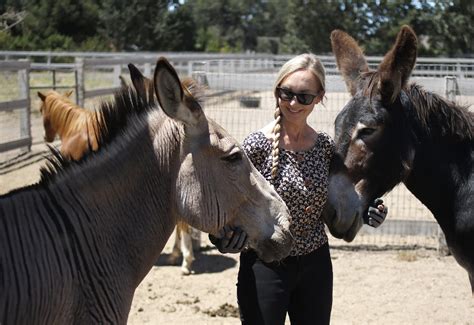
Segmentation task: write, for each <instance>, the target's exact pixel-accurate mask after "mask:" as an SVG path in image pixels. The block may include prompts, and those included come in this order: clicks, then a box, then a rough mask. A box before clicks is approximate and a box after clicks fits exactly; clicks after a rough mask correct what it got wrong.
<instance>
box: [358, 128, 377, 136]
mask: <svg viewBox="0 0 474 325" xmlns="http://www.w3.org/2000/svg"><path fill="white" fill-rule="evenodd" d="M374 132H375V129H374V128H363V129H360V130H359V137H360V138H364V137H368V136H369V135H371V134H373V133H374Z"/></svg>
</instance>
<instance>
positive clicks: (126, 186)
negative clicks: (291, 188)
mask: <svg viewBox="0 0 474 325" xmlns="http://www.w3.org/2000/svg"><path fill="white" fill-rule="evenodd" d="M154 85H155V86H154V92H155V94H156V96H157V98H158V101H159V104H160V107H158V106H157V105H153V104H151V103H150V102H147V101H146V100H142V99H140V96H139V95H138V94H137V93H136V92H135V91H134V90H133V89H131V88H128V87H126V88H123V89H121V90H120V91H119V92H118V93H117V94H116V95H115V101H114V102H110V103H104V104H103V105H102V106H101V108H100V111H101V118H102V119H103V121H105V123H103V125H102V127H101V129H100V130H99V133H100V134H98V138H99V139H100V146H101V149H100V150H99V151H97V152H90V153H88V154H87V155H86V156H84V157H83V158H82V159H81V160H80V161H77V162H76V161H66V160H64V159H62V157H61V156H60V154H58V153H55V154H56V158H55V159H52V160H51V161H50V163H49V165H48V167H47V169H43V170H42V179H41V181H40V182H39V183H38V184H35V185H32V186H29V187H25V188H21V189H18V190H14V191H12V192H10V193H8V194H6V195H3V196H0V324H2V325H6V324H104V323H108V324H125V323H126V322H127V317H128V313H129V311H130V306H131V303H132V298H133V295H134V292H135V289H136V288H137V286H138V285H139V283H140V282H141V281H142V279H143V278H144V277H145V275H146V274H147V273H148V272H149V270H150V269H151V268H152V266H153V264H154V263H155V262H156V260H157V258H158V256H159V255H160V253H161V251H162V249H163V247H164V245H165V244H166V241H167V239H168V237H169V236H170V235H171V233H172V231H173V228H174V226H175V225H176V222H177V221H184V222H186V223H188V224H190V225H191V226H193V227H195V228H197V229H200V230H202V231H205V232H209V233H214V234H217V233H218V231H219V229H221V228H222V227H223V226H224V225H229V226H238V227H241V228H243V229H244V230H245V231H246V232H247V233H248V235H249V238H250V241H249V243H250V246H251V247H252V248H253V249H254V250H255V251H256V252H257V253H258V254H259V255H260V257H261V258H262V259H263V260H265V261H277V260H280V259H282V258H284V257H285V256H286V255H287V254H288V253H289V250H290V247H291V245H292V237H291V234H290V232H289V230H288V218H289V215H288V210H287V208H286V206H285V204H284V203H283V201H282V200H281V199H280V198H279V197H278V195H277V194H276V192H275V191H274V190H273V189H272V188H271V187H270V185H269V184H268V183H267V182H266V181H265V180H264V178H263V177H262V176H261V175H260V174H259V173H258V172H257V171H256V170H255V168H254V167H253V166H252V164H251V163H250V162H249V160H248V159H247V157H246V155H245V154H244V153H243V151H242V149H241V147H240V146H239V144H238V143H237V141H236V140H235V139H233V138H232V137H231V136H230V135H229V134H228V133H227V132H226V131H225V130H224V129H222V128H221V127H220V126H218V125H217V124H216V123H215V122H213V121H211V120H209V119H207V118H206V116H205V114H204V112H203V110H202V108H201V104H200V102H199V101H198V100H197V98H196V97H195V96H193V94H191V92H190V91H189V89H188V88H186V87H184V86H183V85H182V84H181V82H180V80H179V78H178V76H177V74H176V72H175V70H174V69H173V68H172V66H171V65H170V64H169V63H168V62H167V60H166V59H164V58H160V59H159V60H158V62H157V65H156V70H155V74H154Z"/></svg>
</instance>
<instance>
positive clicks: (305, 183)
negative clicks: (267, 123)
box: [243, 131, 334, 256]
mask: <svg viewBox="0 0 474 325" xmlns="http://www.w3.org/2000/svg"><path fill="white" fill-rule="evenodd" d="M243 148H244V151H245V153H246V154H247V156H248V157H249V158H250V160H251V161H252V163H253V165H254V166H255V167H256V168H257V170H258V171H259V172H260V173H261V174H262V175H263V177H264V178H265V179H266V180H267V181H269V182H270V183H271V184H272V185H273V186H274V188H275V190H276V191H277V193H278V194H279V195H280V196H281V198H282V199H283V201H285V203H286V205H287V206H288V209H289V210H290V215H291V220H290V231H291V233H292V234H293V236H294V237H295V242H294V244H293V247H292V249H291V251H290V255H291V256H297V255H306V254H309V253H311V252H312V251H314V250H315V249H317V248H319V247H321V246H322V245H324V244H325V243H327V241H328V238H327V235H326V232H325V228H324V222H323V221H322V219H321V213H322V210H323V207H324V205H325V203H326V200H327V196H328V180H329V179H328V177H329V166H330V162H331V159H332V156H333V152H334V141H333V140H332V139H331V137H330V136H329V135H328V134H326V133H318V137H317V140H316V143H315V145H314V146H313V147H312V148H311V149H309V150H305V151H291V150H286V149H283V148H280V153H279V165H278V175H277V177H276V178H275V179H272V177H271V167H272V157H271V152H272V141H271V140H270V139H268V138H267V137H266V136H265V135H264V134H263V132H261V131H256V132H253V133H251V134H250V135H249V136H247V138H246V139H245V140H244V143H243Z"/></svg>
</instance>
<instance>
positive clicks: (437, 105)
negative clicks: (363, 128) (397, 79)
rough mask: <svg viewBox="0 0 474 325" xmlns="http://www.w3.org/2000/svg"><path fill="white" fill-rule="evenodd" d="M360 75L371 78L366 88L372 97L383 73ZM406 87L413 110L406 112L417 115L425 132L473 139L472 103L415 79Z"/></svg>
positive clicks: (407, 114)
mask: <svg viewBox="0 0 474 325" xmlns="http://www.w3.org/2000/svg"><path fill="white" fill-rule="evenodd" d="M361 78H363V79H368V81H367V83H366V87H365V89H364V90H365V94H366V95H368V96H369V97H370V99H371V100H372V99H373V98H374V96H375V94H376V93H377V92H376V91H375V90H376V89H377V87H378V85H379V81H380V74H379V73H378V72H377V71H371V72H366V73H363V74H361ZM403 91H405V94H406V95H407V96H408V98H409V100H410V103H411V107H412V111H413V112H404V113H405V115H406V116H408V117H410V118H415V119H416V121H417V122H418V127H419V128H420V130H419V131H421V132H422V134H424V135H427V136H435V137H436V136H442V137H444V136H446V137H451V138H453V139H455V140H457V141H464V140H467V141H472V140H473V139H474V128H473V125H474V113H472V112H470V111H469V105H466V106H462V105H457V104H456V103H454V102H451V101H448V100H446V99H445V98H443V97H441V96H439V95H437V94H435V93H433V92H430V91H426V90H425V89H424V88H423V87H422V86H420V85H418V84H416V83H414V82H413V83H410V84H409V85H407V86H406V87H404V89H403Z"/></svg>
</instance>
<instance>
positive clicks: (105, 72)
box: [0, 52, 474, 248]
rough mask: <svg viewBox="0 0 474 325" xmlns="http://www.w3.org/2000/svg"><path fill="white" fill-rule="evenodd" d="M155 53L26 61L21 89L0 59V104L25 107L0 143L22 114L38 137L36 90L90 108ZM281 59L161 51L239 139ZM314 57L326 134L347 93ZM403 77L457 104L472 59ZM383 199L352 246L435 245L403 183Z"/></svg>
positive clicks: (257, 124) (253, 126) (330, 68)
mask: <svg viewBox="0 0 474 325" xmlns="http://www.w3.org/2000/svg"><path fill="white" fill-rule="evenodd" d="M0 55H1V52H0ZM221 56H222V55H221ZM156 58H157V56H151V55H149V56H145V55H144V56H142V57H130V56H127V57H118V58H117V57H113V58H111V57H105V58H89V57H79V58H75V59H74V60H75V62H74V63H68V64H53V63H33V64H31V67H30V68H29V69H27V72H28V73H27V75H28V76H29V78H28V80H27V83H28V86H27V87H29V88H28V90H27V91H26V93H27V94H25V90H24V87H25V85H24V82H25V80H24V78H25V77H24V76H25V73H24V72H21V71H23V70H21V69H18V70H14V69H13V70H12V69H2V68H1V67H2V66H1V65H0V70H1V75H0V108H1V107H7V106H8V105H6V104H5V105H3V106H2V102H3V103H5V102H12V101H17V100H21V99H22V98H26V99H27V102H25V103H24V104H25V105H28V107H24V108H20V109H17V108H15V109H5V108H4V109H3V110H2V109H0V145H1V144H2V143H5V142H9V141H10V142H11V141H15V140H14V139H13V140H12V138H14V137H15V136H14V135H15V134H17V133H18V132H19V131H18V130H21V129H22V128H23V129H24V128H25V125H27V124H25V122H22V120H24V119H25V118H26V116H27V117H28V118H29V122H28V123H29V125H30V126H29V129H30V136H31V143H32V144H33V145H34V144H41V143H43V138H42V135H43V129H42V122H41V115H40V113H39V104H40V102H39V99H38V96H37V94H36V92H37V91H38V90H41V89H52V88H55V89H58V90H59V91H66V90H68V89H72V90H74V91H75V92H76V100H77V102H78V103H81V105H82V106H84V107H86V108H87V109H95V108H96V107H98V103H99V101H100V100H104V99H106V98H110V95H111V94H112V93H113V91H114V90H115V89H117V88H118V87H119V86H120V79H119V76H122V77H123V78H124V79H125V80H129V77H128V69H127V63H129V62H132V63H134V64H136V65H137V66H138V67H139V68H140V69H141V70H142V71H143V72H144V74H145V75H147V76H151V75H152V72H153V67H154V63H155V62H156ZM289 58H290V57H285V56H278V57H258V58H255V57H252V58H246V57H245V56H242V57H232V56H231V57H227V58H222V57H209V56H206V57H198V58H196V57H193V56H189V57H186V56H183V55H179V56H172V55H170V56H169V59H170V60H171V61H172V63H173V65H174V66H175V67H176V69H177V71H178V73H179V74H180V75H181V76H185V75H188V76H189V75H190V76H193V77H194V78H196V79H197V80H198V81H200V82H201V83H203V84H205V85H207V90H206V95H207V98H206V100H205V102H204V109H205V112H206V114H207V116H209V117H210V118H212V119H214V120H215V121H216V122H218V123H219V124H221V125H222V126H223V127H224V128H226V129H227V130H228V131H229V132H230V134H232V135H233V136H234V137H235V138H236V139H237V140H238V141H240V142H242V141H243V139H244V138H245V136H247V135H248V134H249V133H250V132H252V131H254V130H257V129H259V128H261V127H263V126H264V125H266V124H267V123H269V122H270V121H271V120H272V118H273V109H274V107H275V99H274V97H273V94H272V92H271V89H272V86H273V82H274V80H275V78H276V73H277V71H278V69H279V68H280V67H281V65H282V64H283V63H284V62H285V61H286V60H287V59H289ZM380 59H381V58H369V59H368V62H369V64H370V65H371V66H372V67H373V68H375V67H376V65H377V64H378V62H379V61H380ZM322 61H323V63H324V65H325V67H326V73H327V80H326V87H327V93H326V98H325V99H324V103H323V104H319V105H317V106H316V108H315V110H314V112H313V113H312V114H311V115H310V117H309V123H310V124H311V125H312V126H313V127H314V128H315V129H316V130H319V131H323V132H326V133H328V134H330V135H331V136H332V135H333V123H334V119H335V117H336V115H337V114H338V112H339V110H340V109H341V108H342V107H343V106H344V105H345V103H346V102H347V101H348V100H349V98H350V97H349V94H348V93H347V92H346V88H345V84H344V82H343V80H342V79H341V77H340V75H339V73H338V71H337V69H336V64H335V61H334V58H333V57H324V56H323V57H322ZM0 62H1V61H0ZM22 78H23V79H22ZM411 81H415V82H417V83H419V84H421V85H423V86H424V87H425V88H426V89H428V90H431V91H434V92H436V93H438V94H440V95H442V96H448V97H450V98H451V99H453V100H455V101H456V102H458V103H460V104H462V105H472V104H474V60H469V59H465V60H463V59H459V60H454V59H453V60H451V59H445V60H438V61H436V59H426V58H420V59H418V63H417V67H416V69H415V70H414V72H413V77H412V78H411ZM22 82H23V84H22ZM30 107H31V108H30ZM15 112H16V115H15ZM20 125H22V126H20ZM22 150H24V149H22ZM15 154H18V152H15V151H11V150H10V151H9V152H7V153H5V152H3V153H2V152H1V151H0V161H1V160H2V159H5V157H11V156H12V155H15ZM0 177H1V176H0ZM384 200H385V203H386V204H387V205H388V207H389V211H390V212H389V218H388V220H387V221H386V222H385V223H384V224H383V225H382V227H380V228H378V229H376V230H373V229H369V228H368V227H367V228H366V227H364V228H363V229H362V231H361V232H360V233H359V235H358V236H357V238H356V239H355V242H356V243H357V244H361V245H374V246H378V247H381V246H384V245H389V246H407V245H408V246H424V247H433V248H436V247H438V241H439V240H440V238H442V236H440V229H439V227H438V226H437V224H436V223H435V222H434V218H433V216H432V214H431V213H430V212H429V211H428V210H427V209H426V208H425V207H424V206H423V205H422V204H421V203H420V202H419V201H418V200H417V199H416V198H414V196H413V195H412V194H411V193H409V192H408V190H407V189H406V188H405V187H404V186H403V185H399V186H397V187H396V188H395V189H394V190H393V191H392V192H391V193H390V194H388V195H386V197H384ZM331 244H332V245H345V243H344V242H342V241H339V240H335V239H331Z"/></svg>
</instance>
